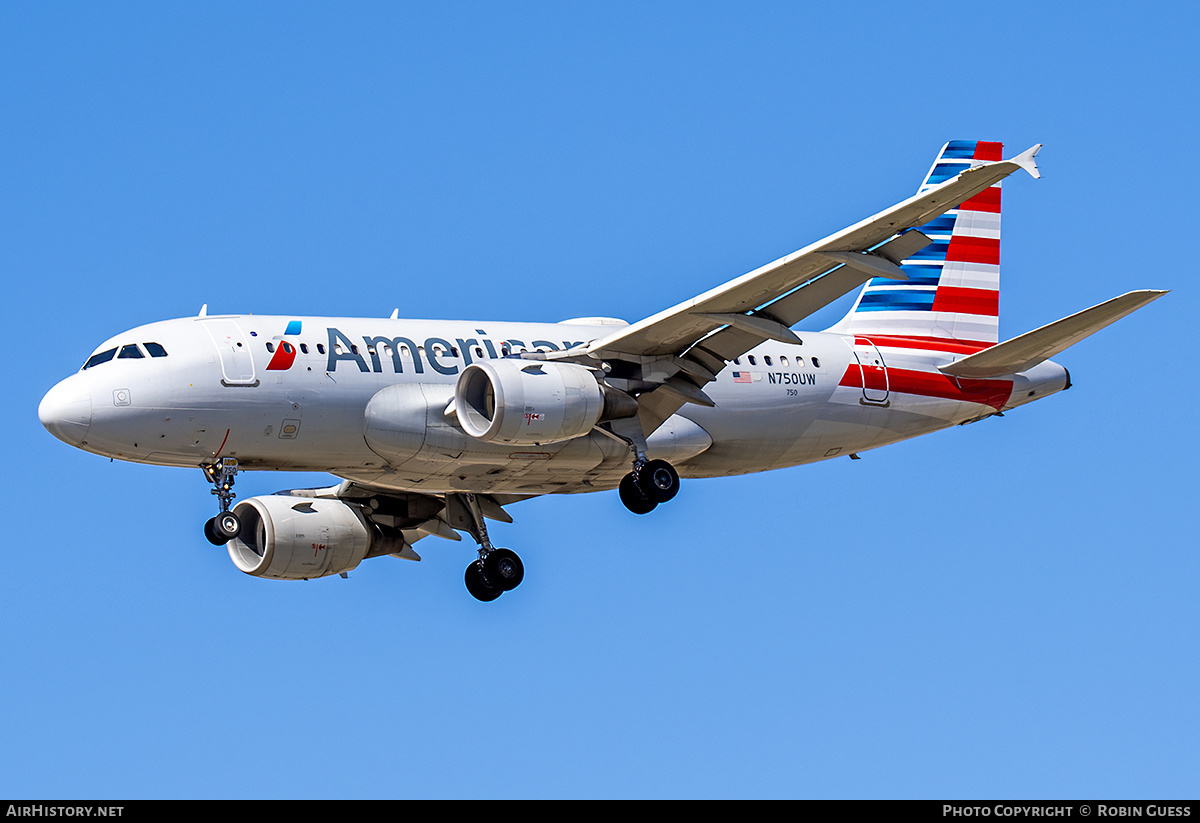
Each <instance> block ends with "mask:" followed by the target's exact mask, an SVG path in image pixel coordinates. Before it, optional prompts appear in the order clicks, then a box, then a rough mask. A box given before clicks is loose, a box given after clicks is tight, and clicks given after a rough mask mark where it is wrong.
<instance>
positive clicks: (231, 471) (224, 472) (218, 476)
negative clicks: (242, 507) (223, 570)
mask: <svg viewBox="0 0 1200 823" xmlns="http://www.w3.org/2000/svg"><path fill="white" fill-rule="evenodd" d="M200 468H201V469H203V471H204V476H205V477H207V478H208V482H210V483H212V484H213V489H212V493H213V494H215V495H216V496H217V500H218V501H219V502H220V504H221V512H220V514H218V515H217V516H216V517H213V518H210V519H209V520H208V522H206V523H205V524H204V536H205V537H206V538H208V542H209V543H212V544H213V545H214V546H224V545H225V544H226V543H228V542H229V541H230V540H232V539H233V538H235V537H237V536H238V535H239V534H241V532H242V521H241V519H240V518H239V517H238V516H237V515H236V514H234V513H233V512H232V511H230V506H231V505H232V504H233V498H234V497H236V496H237V495H235V494H234V493H233V481H234V476H235V475H236V474H237V473H238V462H237V458H236V457H223V458H221V462H220V463H210V464H208V465H206V466H201V467H200Z"/></svg>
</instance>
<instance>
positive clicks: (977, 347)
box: [856, 334, 996, 354]
mask: <svg viewBox="0 0 1200 823" xmlns="http://www.w3.org/2000/svg"><path fill="white" fill-rule="evenodd" d="M856 340H867V341H869V342H871V343H874V344H875V345H876V346H883V347H885V348H892V349H922V350H927V351H944V352H949V353H951V354H974V353H975V352H977V351H982V350H983V349H987V348H991V347H992V346H994V345H996V344H995V343H986V342H983V341H980V340H951V339H949V338H946V337H915V336H914V337H903V336H899V335H888V334H872V335H871V336H870V337H860V338H856Z"/></svg>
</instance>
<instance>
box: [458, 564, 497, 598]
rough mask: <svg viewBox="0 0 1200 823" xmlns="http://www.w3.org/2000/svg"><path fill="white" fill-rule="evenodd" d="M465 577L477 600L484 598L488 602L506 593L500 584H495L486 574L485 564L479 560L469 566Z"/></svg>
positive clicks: (468, 588) (470, 590)
mask: <svg viewBox="0 0 1200 823" xmlns="http://www.w3.org/2000/svg"><path fill="white" fill-rule="evenodd" d="M464 577H465V579H466V581H467V591H469V592H470V593H471V596H472V597H474V598H475V599H476V600H482V601H483V602H484V603H487V602H488V601H490V600H495V599H496V598H497V597H499V596H500V595H502V594H504V589H502V588H500V587H499V586H493V585H492V584H491V582H490V581H489V580H488V579H487V577H485V576H484V572H483V565H482V564H481V563H480V562H479V561H478V560H476V561H475V562H474V563H472V564H471V565H469V566H467V573H466V575H465V576H464Z"/></svg>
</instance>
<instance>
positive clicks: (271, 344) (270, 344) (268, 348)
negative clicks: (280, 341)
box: [267, 343, 275, 354]
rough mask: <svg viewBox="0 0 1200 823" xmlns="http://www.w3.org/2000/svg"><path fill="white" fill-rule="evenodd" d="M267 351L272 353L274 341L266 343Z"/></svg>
mask: <svg viewBox="0 0 1200 823" xmlns="http://www.w3.org/2000/svg"><path fill="white" fill-rule="evenodd" d="M267 351H268V352H270V353H272V354H273V353H274V352H275V344H274V343H268V344H267Z"/></svg>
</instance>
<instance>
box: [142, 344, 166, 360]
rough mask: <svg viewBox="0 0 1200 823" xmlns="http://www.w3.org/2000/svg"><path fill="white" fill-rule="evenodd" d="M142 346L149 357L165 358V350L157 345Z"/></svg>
mask: <svg viewBox="0 0 1200 823" xmlns="http://www.w3.org/2000/svg"><path fill="white" fill-rule="evenodd" d="M142 345H143V346H145V347H146V351H148V352H150V356H151V357H166V356H167V350H166V349H164V348H163V347H162V346H160V345H159V344H158V343H143V344H142Z"/></svg>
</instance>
